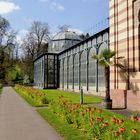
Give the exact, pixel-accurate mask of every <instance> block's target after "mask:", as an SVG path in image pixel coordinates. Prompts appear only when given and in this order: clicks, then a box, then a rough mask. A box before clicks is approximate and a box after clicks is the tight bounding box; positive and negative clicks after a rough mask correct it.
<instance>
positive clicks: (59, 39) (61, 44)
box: [48, 31, 82, 53]
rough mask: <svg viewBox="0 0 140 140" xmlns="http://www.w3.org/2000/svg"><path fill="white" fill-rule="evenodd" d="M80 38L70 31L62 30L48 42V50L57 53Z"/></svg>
mask: <svg viewBox="0 0 140 140" xmlns="http://www.w3.org/2000/svg"><path fill="white" fill-rule="evenodd" d="M80 41H82V39H81V38H80V37H79V36H78V35H77V34H76V33H75V32H72V31H63V32H59V33H57V34H56V35H55V36H54V37H53V38H52V40H51V42H50V43H49V48H48V52H53V53H59V52H61V51H63V50H65V49H67V48H69V47H71V46H73V45H75V44H77V43H79V42H80Z"/></svg>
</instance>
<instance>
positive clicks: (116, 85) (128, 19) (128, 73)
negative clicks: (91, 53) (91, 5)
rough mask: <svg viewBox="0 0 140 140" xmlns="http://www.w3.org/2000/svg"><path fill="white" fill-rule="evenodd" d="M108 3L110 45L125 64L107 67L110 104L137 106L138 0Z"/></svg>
mask: <svg viewBox="0 0 140 140" xmlns="http://www.w3.org/2000/svg"><path fill="white" fill-rule="evenodd" d="M109 7H110V48H111V50H114V51H116V52H117V56H123V57H124V60H123V62H122V63H123V64H124V65H125V69H124V70H120V69H119V68H114V67H111V70H110V90H111V98H112V99H113V106H114V107H123V108H128V109H133V110H140V0H110V4H109Z"/></svg>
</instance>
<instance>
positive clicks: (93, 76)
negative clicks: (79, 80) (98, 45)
mask: <svg viewBox="0 0 140 140" xmlns="http://www.w3.org/2000/svg"><path fill="white" fill-rule="evenodd" d="M95 53H96V50H95V48H91V50H90V52H89V69H88V70H89V75H88V82H89V83H88V84H89V89H94V90H95V86H96V83H95V81H96V61H95V60H94V59H93V58H92V56H93V54H95Z"/></svg>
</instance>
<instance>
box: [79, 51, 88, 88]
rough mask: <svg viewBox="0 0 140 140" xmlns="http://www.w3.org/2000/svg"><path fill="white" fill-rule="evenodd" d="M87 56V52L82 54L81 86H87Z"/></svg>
mask: <svg viewBox="0 0 140 140" xmlns="http://www.w3.org/2000/svg"><path fill="white" fill-rule="evenodd" d="M86 63H87V54H86V52H85V51H84V52H82V54H81V78H80V80H81V82H80V83H81V86H86V78H87V64H86Z"/></svg>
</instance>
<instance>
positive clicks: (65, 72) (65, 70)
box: [64, 58, 67, 88]
mask: <svg viewBox="0 0 140 140" xmlns="http://www.w3.org/2000/svg"><path fill="white" fill-rule="evenodd" d="M64 87H65V88H67V58H65V59H64Z"/></svg>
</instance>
